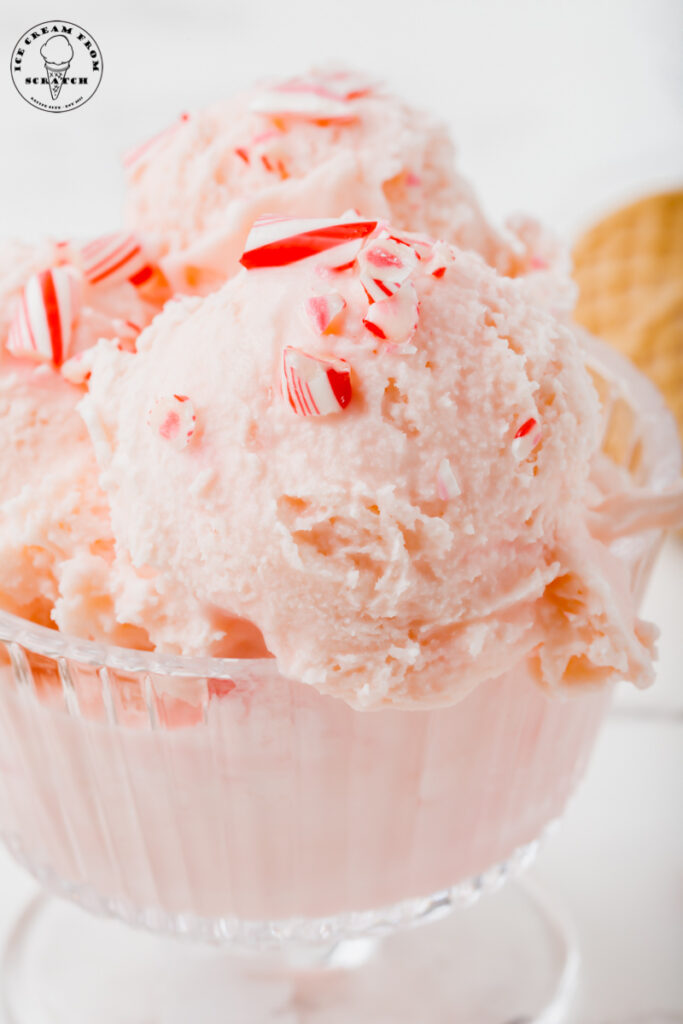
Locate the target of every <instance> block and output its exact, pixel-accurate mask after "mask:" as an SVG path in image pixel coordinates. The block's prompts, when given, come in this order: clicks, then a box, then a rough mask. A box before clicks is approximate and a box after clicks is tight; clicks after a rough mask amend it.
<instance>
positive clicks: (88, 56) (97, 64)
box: [11, 20, 103, 114]
mask: <svg viewBox="0 0 683 1024" xmlns="http://www.w3.org/2000/svg"><path fill="white" fill-rule="evenodd" d="M102 66H103V65H102V53H101V52H100V48H99V46H98V45H97V43H96V42H95V40H94V39H93V37H92V36H91V35H90V33H89V32H86V31H85V29H83V28H81V26H80V25H74V23H73V22H72V21H61V20H57V21H43V22H41V23H40V24H39V25H34V26H33V28H30V29H29V30H28V32H25V33H24V34H23V36H22V37H21V39H19V40H18V42H17V44H16V46H15V47H14V49H13V50H12V64H11V70H12V80H13V82H14V84H15V86H16V88H17V90H18V92H19V93H21V95H22V96H23V97H24V99H25V100H26V102H27V103H30V104H31V106H32V107H37V108H38V109H39V110H48V111H50V112H51V113H53V114H63V113H64V112H65V111H67V110H76V109H77V107H82V106H83V104H84V103H87V102H88V100H89V99H90V97H91V96H92V95H93V93H95V92H96V91H97V87H98V86H99V84H100V81H101V80H102Z"/></svg>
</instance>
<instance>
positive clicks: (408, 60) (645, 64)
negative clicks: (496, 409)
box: [0, 0, 683, 1024]
mask: <svg viewBox="0 0 683 1024" xmlns="http://www.w3.org/2000/svg"><path fill="white" fill-rule="evenodd" d="M190 9H191V10H192V12H193V13H192V20H191V21H190V19H189V17H188V11H189V10H190ZM63 13H66V14H67V15H68V17H69V18H70V19H71V20H74V21H77V22H80V23H81V24H83V25H84V26H85V27H87V29H88V30H89V31H90V32H92V34H93V35H94V36H95V38H96V39H97V41H98V43H99V45H100V47H101V49H102V52H103V55H104V78H103V83H102V86H101V87H100V90H99V92H98V93H97V95H96V96H95V97H94V98H93V99H92V100H91V102H89V103H88V104H87V105H86V106H85V107H83V108H82V109H80V110H78V111H75V112H73V113H70V114H66V115H63V116H60V117H53V116H49V115H46V114H44V113H43V112H40V111H36V110H33V109H31V108H30V107H29V106H28V105H27V104H25V103H24V102H23V101H22V100H21V99H20V97H19V96H18V95H17V94H16V92H15V91H14V89H13V86H12V84H11V81H10V77H9V73H8V72H7V71H6V70H3V69H4V68H6V63H4V61H5V60H6V62H7V63H8V62H9V54H10V52H11V49H12V46H13V44H14V42H15V41H16V39H17V38H18V37H19V35H20V34H21V33H22V32H23V31H24V30H25V29H27V28H28V27H30V26H31V25H32V24H33V23H34V22H36V21H38V20H39V19H40V18H41V17H44V14H45V7H44V4H42V3H39V2H37V0H25V2H24V3H22V4H8V5H3V6H2V7H1V8H0V110H1V111H2V115H3V119H4V121H5V125H6V128H7V130H6V134H5V138H6V139H8V140H10V145H9V146H8V147H7V148H6V149H5V153H4V158H3V161H2V162H0V186H2V189H1V192H0V194H2V196H3V197H4V198H3V202H2V220H3V227H2V232H3V234H8V235H12V234H14V235H19V236H21V235H24V236H28V237H33V236H36V235H38V234H40V233H41V232H43V231H44V232H47V233H51V234H55V235H62V234H65V233H71V234H86V233H97V232H98V231H99V230H101V229H106V228H108V227H111V226H113V225H114V224H115V223H116V217H117V210H118V207H119V203H120V192H121V178H120V172H119V163H118V157H119V155H120V153H121V152H122V151H123V150H125V148H126V147H127V146H128V145H129V144H130V142H131V141H135V140H136V139H140V138H144V137H145V135H146V134H148V133H149V132H150V131H153V130H154V129H155V128H156V127H158V125H159V124H163V123H165V122H168V121H171V120H172V119H173V118H174V117H175V116H176V115H177V113H178V112H179V111H180V110H183V109H187V108H191V107H192V106H194V105H197V104H199V103H202V102H206V101H207V100H211V99H214V98H217V97H219V96H220V95H222V94H224V93H226V92H229V91H231V90H234V89H236V88H239V86H240V84H241V83H243V82H247V81H249V80H251V79H252V78H254V77H256V76H259V75H262V74H266V73H272V72H288V71H289V72H291V71H295V70H298V69H300V68H304V67H307V66H309V65H311V64H316V63H317V64H321V63H325V61H326V60H327V59H328V58H332V59H334V60H336V61H345V62H346V63H351V64H353V65H355V66H357V67H360V68H367V69H369V70H370V71H371V72H372V73H375V74H376V75H377V76H378V77H379V78H388V79H389V81H390V82H391V83H392V84H393V85H394V86H395V87H396V88H397V89H399V90H400V91H402V92H403V93H405V94H406V96H407V97H409V98H410V99H412V100H413V101H414V102H416V103H419V104H422V105H424V106H429V107H431V108H432V109H434V110H436V111H437V112H438V113H439V114H441V115H442V116H443V117H444V118H446V119H447V120H448V121H449V123H450V124H451V126H452V128H453V133H454V135H455V138H456V139H457V142H458V146H459V150H460V153H461V158H462V159H461V162H462V165H463V167H464V169H465V170H466V171H467V172H468V173H471V174H472V176H473V177H474V178H475V179H476V181H477V183H478V185H479V189H480V191H481V193H482V194H483V197H484V200H485V202H486V205H487V207H488V208H489V209H490V210H491V211H492V212H493V213H494V214H495V215H502V214H503V213H505V212H509V211H510V210H512V209H520V208H522V209H524V208H526V209H529V210H531V211H532V212H535V213H537V214H539V215H541V216H542V217H543V218H545V219H547V220H548V221H549V222H550V223H551V224H554V225H555V226H556V227H557V228H558V229H559V230H561V231H563V232H565V234H567V235H570V234H571V233H573V232H574V231H576V230H577V228H578V227H579V226H580V225H581V224H583V223H585V222H587V221H588V220H590V218H591V217H592V216H593V215H595V214H596V213H598V212H599V211H601V210H604V209H605V208H607V207H609V206H613V205H618V204H619V203H620V202H622V201H624V200H626V199H628V198H630V197H632V196H635V195H637V194H639V193H642V192H646V191H649V190H654V189H658V188H664V187H668V186H670V185H671V184H674V183H678V184H680V183H681V182H683V65H682V63H681V60H680V47H681V39H683V4H682V3H680V0H573V2H572V3H571V4H569V3H567V4H565V3H564V2H562V3H560V2H557V3H553V4H551V3H544V2H543V0H479V2H475V0H462V2H459V3H458V2H452V0H450V2H449V0H420V3H419V4H418V5H415V7H413V6H411V5H408V4H404V5H403V4H400V3H397V2H396V0H393V2H388V0H374V2H373V0H345V2H344V3H343V4H341V3H339V4H337V3H335V4H329V5H327V6H326V5H324V4H322V3H320V0H317V2H316V0H289V2H288V3H277V4H276V3H267V2H265V0H248V2H247V0H245V2H233V3H225V2H224V0H221V2H219V0H204V2H201V0H194V2H193V4H192V5H188V4H186V3H184V2H181V0H166V2H165V3H163V4H161V3H156V2H151V0H118V2H117V4H116V5H107V6H106V7H105V5H99V4H98V5H95V4H92V3H88V2H87V0H72V2H71V3H70V5H69V9H68V11H66V12H63ZM3 53H4V54H5V58H3V56H2V54H3ZM15 196H16V197H17V201H15V200H14V198H13V197H15ZM682 602H683V541H681V540H680V538H678V539H671V540H670V541H669V543H668V544H667V546H666V548H665V550H664V552H663V554H662V558H661V559H660V562H659V565H658V568H657V571H656V574H655V577H654V579H653V582H652V585H651V588H650V592H649V595H648V598H647V601H646V607H645V614H646V615H647V616H648V617H649V618H651V619H653V620H654V621H656V622H657V623H658V624H659V625H660V626H661V628H662V640H661V645H660V649H661V660H660V668H659V678H658V681H657V684H656V685H655V687H654V688H653V689H652V690H651V691H649V692H647V693H636V692H635V691H633V692H631V691H628V690H626V689H625V690H624V691H622V692H621V693H620V695H619V698H618V705H617V708H616V710H615V712H614V714H613V716H612V718H611V719H610V721H609V723H608V725H607V726H606V728H605V730H604V732H603V735H602V737H601V739H600V741H599V743H598V747H597V750H596V753H595V756H594V758H593V761H592V764H591V766H590V769H589V771H588V775H587V777H586V779H585V781H584V784H583V786H582V788H581V790H580V793H579V795H578V797H577V799H576V801H575V802H574V803H573V805H572V807H571V809H570V811H569V813H568V815H567V818H566V821H565V823H564V826H563V828H562V830H561V831H560V833H559V834H558V835H557V836H556V837H555V838H554V839H553V840H552V841H551V843H550V844H549V845H548V847H547V848H546V849H545V851H544V852H543V853H542V855H541V858H540V860H539V863H538V865H537V867H536V868H535V869H534V870H535V872H536V874H537V876H538V877H539V878H542V880H543V881H544V883H545V884H546V885H547V886H548V887H549V888H550V889H551V890H552V891H554V892H555V893H557V894H558V896H559V897H561V898H562V899H563V901H564V903H565V905H566V907H567V909H568V910H569V912H570V913H571V915H573V917H574V920H575V922H576V924H577V927H578V932H579V937H580V941H581V945H582V951H583V992H582V1000H583V1002H582V1010H581V1011H580V1016H579V1018H578V1019H579V1020H580V1021H581V1024H636V1022H638V1024H672V1022H674V1021H683V971H681V964H682V963H683V901H682V897H681V893H682V889H681V879H682V876H681V868H682V865H683V827H682V826H683V822H682V820H681V808H682V807H683V687H681V660H682V659H681V655H683V645H682V643H681V629H680V626H681V618H680V608H681V604H682ZM34 891H35V890H34V886H33V883H32V882H31V881H30V880H29V879H27V878H26V877H25V875H24V874H22V872H20V871H19V870H18V869H17V868H16V867H15V866H14V865H13V864H12V863H11V862H10V861H9V859H8V858H7V856H6V855H5V854H4V853H2V852H0V941H2V938H3V936H4V934H6V932H7V929H8V928H9V926H10V923H11V921H12V919H13V918H14V916H15V914H16V912H17V911H18V909H19V908H20V907H21V906H22V905H23V904H24V903H25V901H26V900H27V899H28V898H29V897H30V896H31V895H32V893H33V892H34Z"/></svg>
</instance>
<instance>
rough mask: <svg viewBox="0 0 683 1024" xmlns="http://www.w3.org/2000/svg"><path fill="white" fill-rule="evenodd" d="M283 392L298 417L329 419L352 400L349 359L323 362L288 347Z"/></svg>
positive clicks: (283, 357) (283, 370)
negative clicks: (331, 414) (324, 417)
mask: <svg viewBox="0 0 683 1024" xmlns="http://www.w3.org/2000/svg"><path fill="white" fill-rule="evenodd" d="M281 380H282V393H283V395H285V396H286V397H287V398H288V399H289V404H290V405H291V407H292V409H293V410H294V412H295V413H296V414H297V415H298V416H329V415H330V413H335V412H339V411H340V410H342V409H345V408H346V407H347V405H348V404H349V402H350V401H351V370H350V368H349V364H348V363H347V362H346V360H345V359H319V358H317V357H316V356H310V355H308V354H307V353H306V352H302V351H301V350H300V349H298V348H293V347H292V346H291V345H288V346H287V347H286V348H285V349H284V351H283V353H282V364H281Z"/></svg>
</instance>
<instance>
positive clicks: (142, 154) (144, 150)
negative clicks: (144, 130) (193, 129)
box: [123, 113, 190, 170]
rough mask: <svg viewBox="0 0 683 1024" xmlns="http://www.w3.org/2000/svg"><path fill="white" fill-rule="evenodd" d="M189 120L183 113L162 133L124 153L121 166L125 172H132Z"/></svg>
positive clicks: (188, 116)
mask: <svg viewBox="0 0 683 1024" xmlns="http://www.w3.org/2000/svg"><path fill="white" fill-rule="evenodd" d="M189 120H190V115H189V114H186V113H183V114H181V115H180V117H179V118H178V120H177V121H174V123H173V124H170V125H169V126H168V128H165V129H164V130H163V132H159V133H158V134H157V135H153V136H152V137H151V138H150V139H147V140H146V142H143V143H142V144H141V145H139V146H136V147H135V149H131V150H129V151H128V152H127V153H124V156H123V166H124V167H125V168H126V169H127V170H133V168H135V167H136V166H137V164H139V163H140V162H141V161H142V160H144V159H145V158H146V157H147V156H149V155H150V154H151V153H152V152H153V151H154V150H155V149H156V148H157V147H158V146H159V145H161V144H162V143H163V142H164V141H165V140H166V139H169V138H170V137H171V136H172V135H175V133H176V132H177V131H178V129H179V128H180V127H181V126H182V125H183V124H184V123H185V122H186V121H189Z"/></svg>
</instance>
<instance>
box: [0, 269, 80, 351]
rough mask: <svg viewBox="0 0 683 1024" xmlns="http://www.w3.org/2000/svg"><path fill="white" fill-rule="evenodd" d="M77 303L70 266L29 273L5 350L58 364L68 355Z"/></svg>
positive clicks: (76, 285)
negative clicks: (30, 274)
mask: <svg viewBox="0 0 683 1024" xmlns="http://www.w3.org/2000/svg"><path fill="white" fill-rule="evenodd" d="M80 304H81V289H80V281H79V278H78V275H77V273H76V271H75V270H74V269H73V268H72V267H53V268H52V269H51V270H43V271H41V272H40V273H39V274H33V275H32V276H31V277H29V279H28V281H27V282H26V285H25V287H24V289H23V291H22V293H21V295H20V297H19V299H18V301H17V307H16V310H15V313H14V317H13V319H12V323H11V324H10V329H9V334H8V336H7V342H6V347H7V351H8V352H10V353H11V354H12V355H13V356H17V357H18V358H28V359H35V360H37V361H38V362H44V363H49V362H51V363H54V365H55V366H61V364H62V363H63V362H64V360H65V359H66V358H67V357H68V354H69V348H70V345H71V339H72V334H73V325H74V322H75V320H76V317H77V315H78V311H79V308H80Z"/></svg>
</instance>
